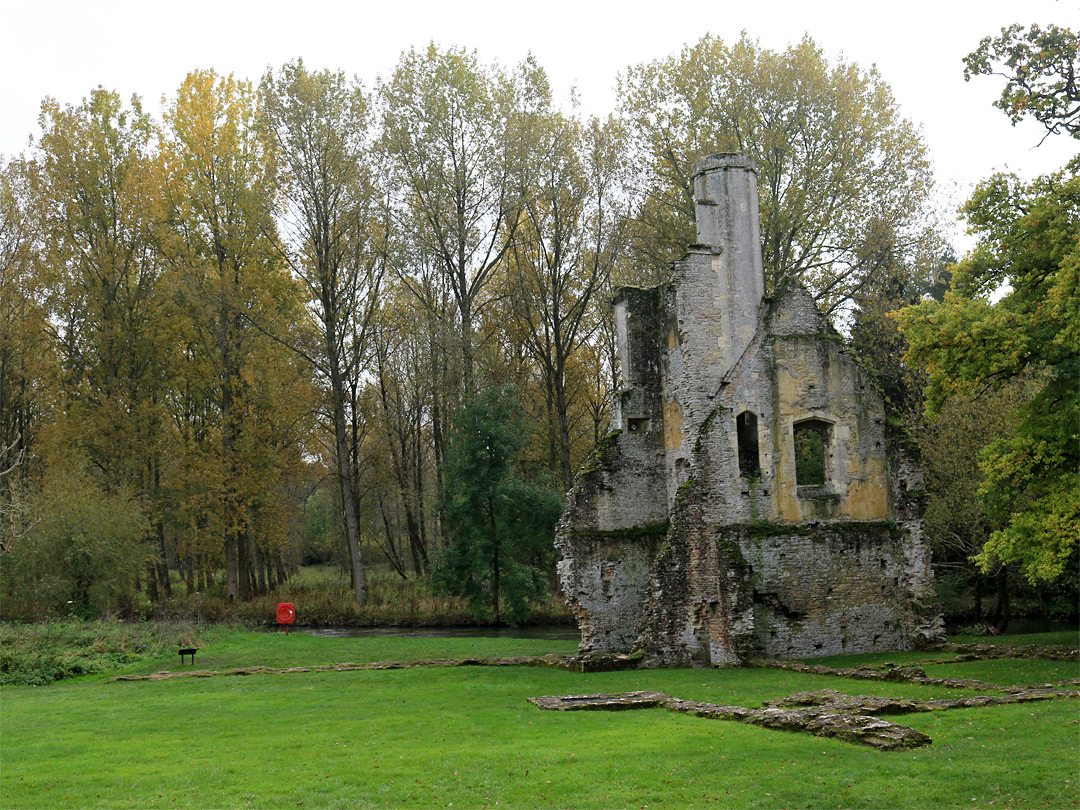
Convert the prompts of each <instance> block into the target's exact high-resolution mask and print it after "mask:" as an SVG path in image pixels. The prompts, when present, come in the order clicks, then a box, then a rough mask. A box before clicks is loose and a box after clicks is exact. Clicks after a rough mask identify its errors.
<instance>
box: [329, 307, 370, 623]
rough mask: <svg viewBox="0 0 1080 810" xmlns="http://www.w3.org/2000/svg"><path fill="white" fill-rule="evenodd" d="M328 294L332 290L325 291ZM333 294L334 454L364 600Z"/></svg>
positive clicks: (356, 581) (355, 584)
mask: <svg viewBox="0 0 1080 810" xmlns="http://www.w3.org/2000/svg"><path fill="white" fill-rule="evenodd" d="M325 292H326V293H327V294H328V293H329V291H328V290H326V291H325ZM332 306H333V304H332V302H331V301H330V300H329V296H328V295H327V296H326V300H324V301H323V308H324V317H325V328H326V335H325V337H326V350H327V359H328V361H329V366H330V368H329V371H330V388H331V392H332V395H333V399H334V402H333V407H334V450H335V453H334V455H335V456H336V459H335V460H336V462H337V471H338V484H339V488H340V490H341V511H342V517H343V518H344V521H345V542H346V544H347V545H348V548H349V564H350V575H351V581H352V589H353V598H354V599H355V601H356V604H358V605H359V604H361V603H362V602H363V601H364V599H366V598H367V575H366V573H365V572H364V563H363V560H362V559H361V557H360V519H359V510H358V508H357V506H358V504H357V503H356V496H355V490H354V488H353V474H352V459H351V458H350V453H349V436H348V429H347V425H346V414H345V384H344V380H343V378H342V373H341V357H340V354H339V352H338V346H337V322H336V321H335V320H334V317H333V315H332V314H331V313H332Z"/></svg>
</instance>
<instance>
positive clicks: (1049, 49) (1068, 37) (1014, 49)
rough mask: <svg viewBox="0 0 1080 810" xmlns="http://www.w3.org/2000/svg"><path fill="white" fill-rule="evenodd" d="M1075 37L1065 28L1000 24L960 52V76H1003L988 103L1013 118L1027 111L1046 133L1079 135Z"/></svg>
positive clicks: (1079, 47) (1079, 40) (1079, 89)
mask: <svg viewBox="0 0 1080 810" xmlns="http://www.w3.org/2000/svg"><path fill="white" fill-rule="evenodd" d="M1078 52H1080V38H1078V37H1077V35H1076V34H1075V33H1073V32H1072V31H1071V30H1069V29H1068V28H1059V27H1058V26H1056V25H1048V26H1046V28H1040V27H1039V26H1038V25H1032V26H1031V27H1030V28H1028V29H1027V30H1026V31H1025V30H1024V27H1023V26H1022V25H1010V26H1008V27H1007V28H1002V29H1001V35H1000V36H998V37H985V38H984V39H983V41H982V42H980V43H979V47H978V48H977V49H976V50H975V51H974V52H973V53H970V54H968V55H967V56H966V57H964V65H965V68H964V80H965V81H970V80H971V77H972V76H991V75H993V76H1003V77H1004V78H1005V79H1007V81H1006V83H1005V87H1004V89H1003V90H1002V91H1001V98H999V99H998V100H997V101H995V102H994V106H995V107H997V108H998V109H1000V110H1002V111H1004V112H1005V113H1006V114H1007V115H1008V116H1009V118H1011V119H1012V122H1013V124H1016V123H1017V122H1019V121H1020V120H1021V119H1022V118H1024V116H1028V115H1030V116H1031V117H1032V118H1034V119H1035V120H1036V121H1038V122H1039V123H1040V124H1042V125H1043V126H1044V127H1046V134H1047V136H1048V135H1050V134H1051V133H1060V132H1066V133H1068V134H1070V135H1072V136H1073V137H1074V138H1080V84H1078V83H1077V79H1078V77H1077V54H1078Z"/></svg>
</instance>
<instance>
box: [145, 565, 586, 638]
mask: <svg viewBox="0 0 1080 810" xmlns="http://www.w3.org/2000/svg"><path fill="white" fill-rule="evenodd" d="M182 591H184V587H183V586H182V585H181V584H180V583H177V584H176V587H175V588H174V593H175V595H174V596H172V597H169V598H165V599H161V600H159V601H158V602H156V603H154V604H153V605H150V604H149V603H148V604H147V605H146V607H145V609H144V612H145V618H148V619H151V618H152V619H157V620H163V621H180V622H192V623H196V624H201V623H204V622H217V623H226V624H228V623H233V624H243V625H247V626H249V627H272V626H276V623H277V622H276V618H275V617H276V608H277V605H278V603H280V602H291V603H293V604H294V605H295V606H296V623H297V624H298V625H304V626H307V627H468V626H476V627H483V626H487V625H486V623H485V622H484V621H482V620H481V619H478V618H477V617H476V616H474V615H473V614H472V612H471V611H470V610H469V606H468V603H467V601H466V600H465V599H464V598H462V597H456V596H446V595H444V594H438V593H435V592H434V591H433V589H432V588H431V586H430V583H429V582H428V581H427V580H425V579H418V578H411V579H402V578H401V577H400V576H398V575H397V574H395V573H393V572H391V571H385V570H379V569H372V570H370V571H369V573H368V596H367V599H366V600H365V601H364V603H363V604H361V605H358V604H356V601H355V600H354V598H353V592H352V588H351V586H350V584H349V579H348V577H347V575H346V574H345V572H343V571H342V570H341V569H340V568H339V567H337V566H331V565H316V566H306V567H304V568H301V569H300V571H299V572H297V573H296V574H294V575H293V576H292V577H290V578H289V581H288V582H286V583H285V584H283V585H281V586H280V587H279V588H278V589H277V590H276V591H274V592H273V593H269V594H264V595H262V596H256V597H255V598H253V599H251V600H249V601H236V602H230V601H229V600H228V599H226V598H225V595H224V592H223V591H222V590H221V588H220V587H218V588H212V589H210V591H209V592H207V593H190V594H185V593H182ZM526 624H527V625H530V626H531V625H560V624H561V625H567V626H574V625H575V624H576V623H575V621H574V618H573V616H572V615H571V613H570V609H569V608H568V607H567V605H566V601H565V600H564V599H563V598H562V595H561V594H558V593H555V592H551V593H549V594H548V596H547V597H546V598H545V599H544V600H542V601H540V602H538V603H535V604H534V605H533V608H532V613H531V614H530V616H529V619H528V621H527V622H526Z"/></svg>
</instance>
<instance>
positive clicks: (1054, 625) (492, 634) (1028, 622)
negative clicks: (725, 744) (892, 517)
mask: <svg viewBox="0 0 1080 810" xmlns="http://www.w3.org/2000/svg"><path fill="white" fill-rule="evenodd" d="M967 626H970V623H968V625H967ZM964 627H965V625H964V624H963V623H961V624H960V625H959V626H951V625H950V627H949V632H950V633H956V632H958V631H959V630H960V629H962V628H964ZM1075 627H1076V625H1075V624H1070V623H1069V622H1060V621H1051V620H1047V619H1013V620H1012V621H1011V622H1009V627H1008V630H1006V635H1010V636H1011V635H1013V634H1014V633H1046V632H1051V631H1055V630H1071V629H1074V628H1075ZM296 629H297V630H298V631H300V632H301V633H307V634H308V635H311V636H322V637H324V638H535V639H545V640H552V641H580V640H581V636H580V634H579V633H578V629H577V628H576V627H571V626H569V625H543V626H538V627H297V628H296Z"/></svg>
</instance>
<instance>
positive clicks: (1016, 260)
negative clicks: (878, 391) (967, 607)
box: [900, 161, 1080, 582]
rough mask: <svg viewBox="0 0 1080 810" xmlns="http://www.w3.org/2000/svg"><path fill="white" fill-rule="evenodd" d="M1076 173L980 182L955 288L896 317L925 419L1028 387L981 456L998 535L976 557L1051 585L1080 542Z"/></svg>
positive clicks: (1079, 212)
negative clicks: (982, 395)
mask: <svg viewBox="0 0 1080 810" xmlns="http://www.w3.org/2000/svg"><path fill="white" fill-rule="evenodd" d="M1078 166H1080V161H1073V162H1072V163H1071V164H1070V166H1069V167H1068V168H1067V169H1066V170H1065V171H1063V172H1060V173H1057V174H1054V175H1051V176H1047V177H1042V178H1039V179H1038V180H1036V181H1034V182H1033V183H1024V182H1022V181H1021V180H1019V179H1018V178H1017V177H1015V176H1013V175H1005V174H998V175H995V176H993V177H991V178H990V179H989V180H987V181H986V182H985V183H983V184H982V185H981V186H980V187H979V188H978V189H977V191H976V192H975V194H974V196H973V197H972V198H971V200H970V201H969V202H968V203H967V204H966V205H965V207H964V209H963V210H964V213H965V215H966V216H967V218H968V221H969V222H970V223H971V226H972V229H973V230H974V231H975V233H977V234H978V235H979V244H978V246H977V247H976V249H975V250H974V251H973V252H972V253H971V254H970V255H969V256H968V257H967V258H966V259H965V260H964V261H962V262H960V264H958V265H957V266H956V267H955V269H954V270H955V272H954V277H953V288H952V290H950V291H949V292H948V293H947V294H946V295H945V299H944V301H943V302H940V303H939V302H936V301H929V302H924V303H921V304H919V305H918V306H914V307H909V308H907V309H905V310H903V311H902V312H901V313H900V321H901V325H902V328H903V330H904V333H905V336H906V337H907V338H908V340H909V342H910V346H911V348H910V354H909V356H910V358H911V359H913V360H915V361H917V362H923V363H925V364H926V367H927V370H928V372H929V383H930V384H929V388H928V392H927V394H928V401H929V406H930V409H931V411H932V412H934V411H937V410H939V409H940V408H941V407H942V406H943V404H944V403H945V402H946V400H948V399H949V398H950V397H951V396H953V395H955V394H963V395H968V394H972V393H974V394H978V393H979V392H980V391H983V390H986V389H988V388H997V387H999V386H1000V385H1002V384H1003V383H1005V382H1006V381H1008V380H1012V379H1016V378H1020V377H1026V378H1028V379H1030V380H1031V383H1030V384H1031V386H1032V397H1031V398H1030V400H1029V401H1028V402H1027V403H1026V404H1025V405H1023V406H1022V407H1020V408H1019V409H1018V410H1017V411H1016V412H1015V418H1016V431H1015V434H1014V435H1011V436H1008V437H1004V438H998V439H997V440H995V441H993V442H991V443H990V444H989V445H987V447H986V448H985V449H984V450H983V452H982V455H981V458H980V461H981V467H982V471H983V474H984V475H985V480H984V481H983V484H982V486H981V489H980V494H981V496H982V498H983V500H984V502H985V504H986V506H987V510H988V512H989V514H990V516H991V518H992V519H994V521H995V525H996V526H997V527H998V529H997V530H996V531H994V532H993V533H992V534H991V536H990V539H989V541H988V542H987V543H986V545H985V546H984V547H983V550H982V552H981V554H980V556H979V560H980V562H981V563H982V564H983V566H984V568H988V567H989V566H990V565H991V564H992V563H993V562H994V561H998V560H1000V561H1001V562H1006V563H1018V564H1019V565H1020V567H1021V569H1022V571H1023V572H1024V574H1025V575H1026V576H1027V577H1028V579H1029V580H1031V581H1044V582H1051V581H1053V580H1055V579H1057V578H1058V577H1060V576H1061V575H1062V574H1063V572H1064V571H1065V568H1066V565H1067V563H1068V561H1069V559H1070V557H1071V556H1072V555H1074V554H1076V549H1077V540H1078V538H1080V497H1078V496H1080V472H1078V469H1080V452H1078V425H1080V405H1078V387H1080V368H1078V360H1077V358H1078V355H1080V295H1078V289H1077V287H1078V281H1077V278H1078V271H1080V178H1078V177H1077V174H1076V170H1077V168H1078ZM1003 285H1008V287H1009V290H1008V292H1007V293H1006V294H1005V295H1004V296H1003V297H1002V298H1001V299H1000V300H998V301H997V302H996V303H994V302H992V300H991V299H992V295H993V294H995V291H999V290H1000V289H1001V288H1002V287H1003Z"/></svg>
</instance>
